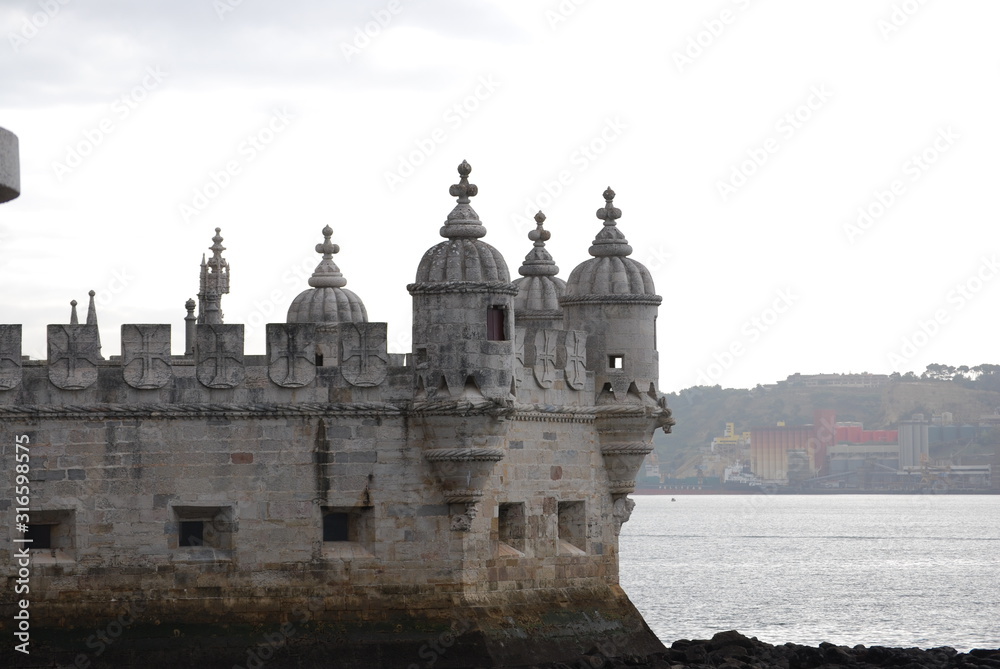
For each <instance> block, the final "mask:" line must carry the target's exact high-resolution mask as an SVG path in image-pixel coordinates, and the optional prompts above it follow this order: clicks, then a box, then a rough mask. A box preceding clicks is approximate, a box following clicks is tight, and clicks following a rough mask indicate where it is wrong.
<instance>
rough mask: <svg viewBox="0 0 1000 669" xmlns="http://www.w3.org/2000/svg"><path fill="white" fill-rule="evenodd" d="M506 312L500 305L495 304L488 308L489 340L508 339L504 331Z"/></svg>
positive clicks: (487, 331) (487, 336) (487, 325)
mask: <svg viewBox="0 0 1000 669" xmlns="http://www.w3.org/2000/svg"><path fill="white" fill-rule="evenodd" d="M505 326H506V312H505V310H504V308H503V307H502V306H500V305H496V304H494V305H493V306H491V307H490V308H488V309H487V310H486V339H487V340H489V341H507V335H506V333H505V332H504V328H505Z"/></svg>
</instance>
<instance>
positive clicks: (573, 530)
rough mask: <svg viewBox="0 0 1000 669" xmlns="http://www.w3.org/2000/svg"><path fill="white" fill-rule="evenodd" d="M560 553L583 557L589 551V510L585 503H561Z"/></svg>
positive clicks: (559, 510)
mask: <svg viewBox="0 0 1000 669" xmlns="http://www.w3.org/2000/svg"><path fill="white" fill-rule="evenodd" d="M558 513H559V552H560V553H562V554H564V555H583V554H584V553H585V552H586V551H587V510H586V506H585V504H584V503H583V502H559V507H558Z"/></svg>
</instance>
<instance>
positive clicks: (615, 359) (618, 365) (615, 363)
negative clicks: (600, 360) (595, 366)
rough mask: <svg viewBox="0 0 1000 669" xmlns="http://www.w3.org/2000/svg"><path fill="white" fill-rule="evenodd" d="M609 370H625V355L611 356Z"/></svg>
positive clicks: (609, 357)
mask: <svg viewBox="0 0 1000 669" xmlns="http://www.w3.org/2000/svg"><path fill="white" fill-rule="evenodd" d="M608 368H609V369H624V368H625V356H624V355H609V356H608Z"/></svg>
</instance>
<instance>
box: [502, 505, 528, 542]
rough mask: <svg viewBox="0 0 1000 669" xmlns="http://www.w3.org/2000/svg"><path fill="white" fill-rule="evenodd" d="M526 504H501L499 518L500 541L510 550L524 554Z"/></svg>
mask: <svg viewBox="0 0 1000 669" xmlns="http://www.w3.org/2000/svg"><path fill="white" fill-rule="evenodd" d="M524 524H525V519H524V503H523V502H522V503H514V504H501V505H500V510H499V513H498V516H497V530H498V537H497V538H498V539H499V540H500V542H501V543H503V544H506V545H507V546H509V547H510V548H513V549H515V550H517V551H520V552H522V553H523V552H524V534H525V532H524Z"/></svg>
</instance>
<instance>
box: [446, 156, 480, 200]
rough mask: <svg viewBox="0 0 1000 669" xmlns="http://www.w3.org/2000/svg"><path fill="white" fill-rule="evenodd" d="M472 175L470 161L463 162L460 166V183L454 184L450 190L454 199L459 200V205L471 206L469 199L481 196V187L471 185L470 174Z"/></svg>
mask: <svg viewBox="0 0 1000 669" xmlns="http://www.w3.org/2000/svg"><path fill="white" fill-rule="evenodd" d="M471 173H472V165H470V164H469V161H467V160H463V161H462V164H461V165H459V166H458V176H459V177H460V178H459V180H458V183H457V184H452V186H451V188H449V189H448V192H449V193H451V196H452V197H457V198H458V202H459V204H469V198H470V197H476V195H478V194H479V187H478V186H476V184H470V183H469V174H471Z"/></svg>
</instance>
